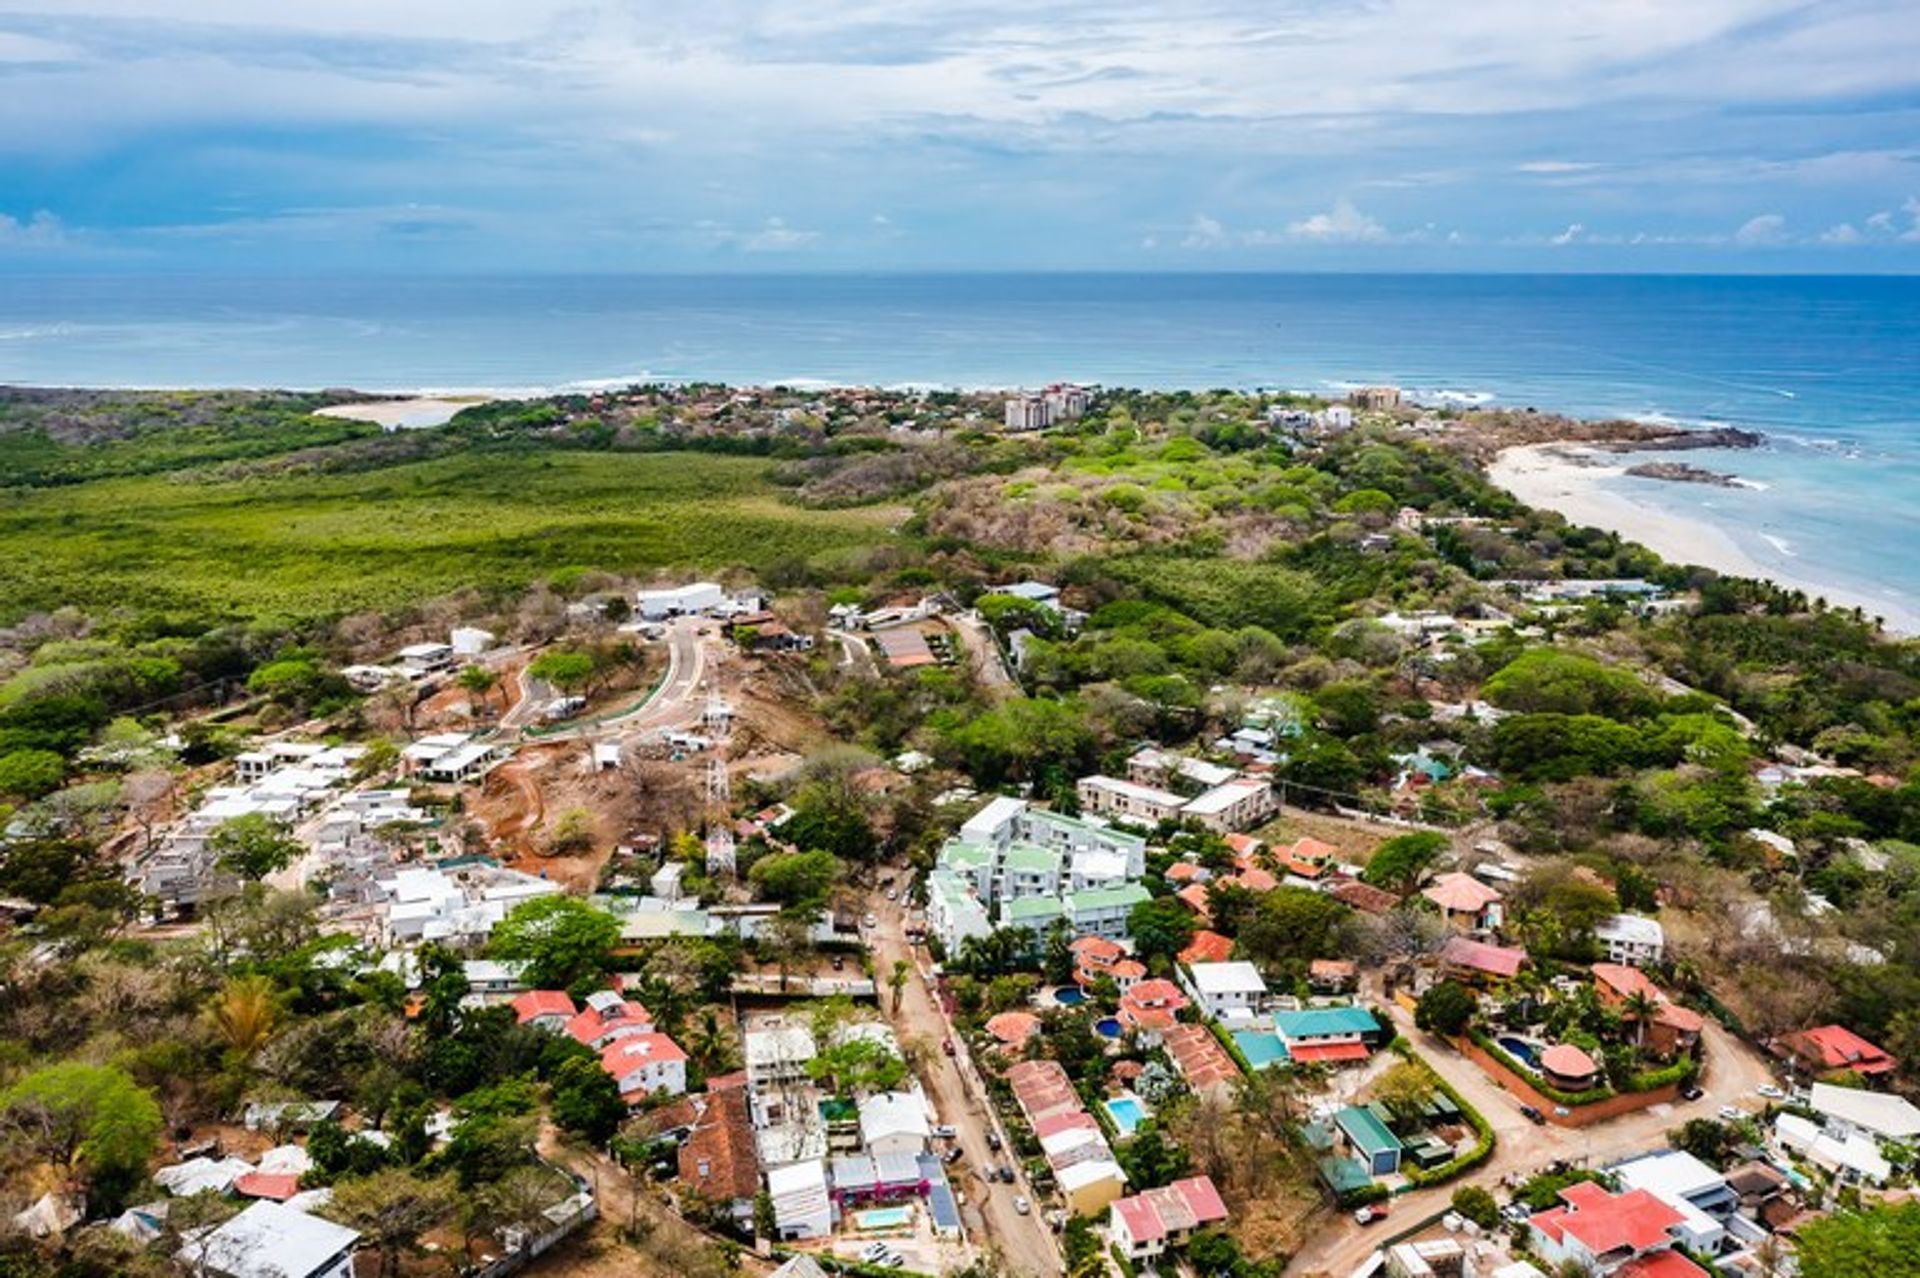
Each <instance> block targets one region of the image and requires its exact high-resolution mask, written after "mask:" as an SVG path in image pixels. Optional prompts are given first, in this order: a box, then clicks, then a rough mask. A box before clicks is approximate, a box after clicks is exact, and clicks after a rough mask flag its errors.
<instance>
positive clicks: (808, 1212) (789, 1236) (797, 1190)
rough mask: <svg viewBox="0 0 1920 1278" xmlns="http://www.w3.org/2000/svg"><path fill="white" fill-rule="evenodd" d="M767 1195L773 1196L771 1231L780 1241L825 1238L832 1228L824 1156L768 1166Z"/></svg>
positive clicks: (830, 1204)
mask: <svg viewBox="0 0 1920 1278" xmlns="http://www.w3.org/2000/svg"><path fill="white" fill-rule="evenodd" d="M767 1197H769V1198H771V1199H772V1200H773V1232H774V1234H775V1235H776V1236H777V1237H778V1238H779V1239H780V1241H782V1242H793V1241H795V1240H797V1239H801V1238H824V1237H826V1236H827V1235H828V1234H830V1233H832V1232H833V1204H832V1201H831V1200H830V1199H829V1198H828V1197H827V1164H826V1161H825V1160H824V1159H819V1158H813V1159H809V1160H807V1161H806V1162H801V1163H788V1164H787V1165H786V1166H784V1167H771V1168H768V1169H767Z"/></svg>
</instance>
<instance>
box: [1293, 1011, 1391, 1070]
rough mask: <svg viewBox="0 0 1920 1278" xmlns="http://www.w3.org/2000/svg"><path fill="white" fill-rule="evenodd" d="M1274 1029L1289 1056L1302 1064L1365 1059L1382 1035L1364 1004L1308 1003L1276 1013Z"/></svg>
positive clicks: (1330, 1063)
mask: <svg viewBox="0 0 1920 1278" xmlns="http://www.w3.org/2000/svg"><path fill="white" fill-rule="evenodd" d="M1273 1032H1274V1033H1275V1034H1278V1035H1279V1036H1280V1042H1281V1044H1282V1045H1283V1046H1285V1047H1286V1049H1287V1056H1288V1057H1289V1058H1291V1059H1292V1060H1294V1061H1296V1062H1299V1063H1301V1064H1325V1065H1333V1064H1339V1063H1341V1062H1346V1061H1364V1060H1366V1059H1367V1056H1368V1055H1369V1054H1370V1052H1371V1050H1372V1045H1373V1044H1374V1043H1375V1042H1377V1041H1378V1040H1379V1038H1380V1035H1381V1030H1380V1022H1378V1021H1376V1020H1375V1019H1374V1018H1373V1013H1372V1012H1369V1011H1368V1010H1367V1009H1366V1008H1364V1007H1308V1008H1302V1009H1300V1010H1299V1011H1293V1012H1275V1013H1274V1014H1273Z"/></svg>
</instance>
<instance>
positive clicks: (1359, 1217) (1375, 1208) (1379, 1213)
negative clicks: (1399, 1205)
mask: <svg viewBox="0 0 1920 1278" xmlns="http://www.w3.org/2000/svg"><path fill="white" fill-rule="evenodd" d="M1353 1218H1354V1220H1355V1221H1357V1222H1358V1223H1360V1224H1362V1225H1371V1224H1372V1223H1373V1222H1374V1221H1376V1220H1385V1219H1386V1218H1387V1205H1386V1204H1385V1203H1369V1204H1368V1205H1366V1206H1365V1207H1356V1208H1354V1209H1353Z"/></svg>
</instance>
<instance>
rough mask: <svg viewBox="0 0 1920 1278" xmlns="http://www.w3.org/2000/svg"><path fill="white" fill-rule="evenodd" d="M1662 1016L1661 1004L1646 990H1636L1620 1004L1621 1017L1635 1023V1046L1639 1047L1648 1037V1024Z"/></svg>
mask: <svg viewBox="0 0 1920 1278" xmlns="http://www.w3.org/2000/svg"><path fill="white" fill-rule="evenodd" d="M1659 1014H1660V1004H1659V1001H1658V1000H1656V999H1655V998H1654V997H1653V995H1651V994H1649V993H1647V992H1646V991H1645V990H1635V991H1634V992H1633V993H1631V994H1629V995H1627V997H1626V998H1625V999H1623V1000H1622V1001H1621V1003H1620V1015H1621V1018H1622V1019H1624V1020H1629V1021H1632V1022H1633V1045H1634V1046H1635V1047H1639V1046H1640V1044H1641V1041H1642V1040H1643V1039H1645V1038H1646V1035H1647V1022H1648V1021H1651V1020H1652V1019H1653V1018H1654V1017H1656V1016H1658V1015H1659Z"/></svg>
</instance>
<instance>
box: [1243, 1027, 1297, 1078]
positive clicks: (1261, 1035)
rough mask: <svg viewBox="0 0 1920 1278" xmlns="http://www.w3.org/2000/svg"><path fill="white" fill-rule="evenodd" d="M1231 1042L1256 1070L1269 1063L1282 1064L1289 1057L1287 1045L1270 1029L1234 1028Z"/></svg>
mask: <svg viewBox="0 0 1920 1278" xmlns="http://www.w3.org/2000/svg"><path fill="white" fill-rule="evenodd" d="M1233 1042H1234V1045H1235V1046H1236V1047H1238V1048H1239V1049H1240V1054H1241V1055H1242V1056H1245V1057H1246V1058H1247V1064H1249V1065H1251V1066H1253V1068H1255V1069H1257V1070H1258V1069H1265V1068H1267V1066H1269V1065H1284V1064H1286V1063H1287V1061H1288V1059H1289V1058H1288V1056H1287V1045H1286V1044H1285V1043H1283V1042H1281V1041H1280V1036H1279V1035H1278V1034H1276V1033H1274V1032H1273V1031H1272V1030H1235V1031H1233Z"/></svg>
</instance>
